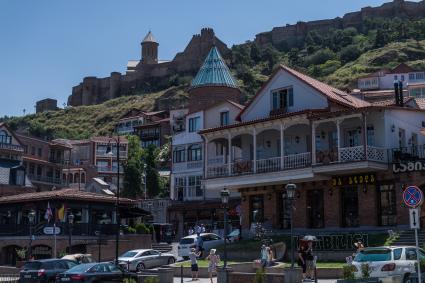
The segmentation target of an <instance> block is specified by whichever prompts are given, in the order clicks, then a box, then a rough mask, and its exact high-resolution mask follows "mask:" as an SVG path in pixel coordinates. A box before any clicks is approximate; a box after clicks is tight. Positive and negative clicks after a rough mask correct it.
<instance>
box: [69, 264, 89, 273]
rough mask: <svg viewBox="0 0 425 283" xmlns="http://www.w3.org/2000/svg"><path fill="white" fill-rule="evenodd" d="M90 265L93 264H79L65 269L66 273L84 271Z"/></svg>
mask: <svg viewBox="0 0 425 283" xmlns="http://www.w3.org/2000/svg"><path fill="white" fill-rule="evenodd" d="M92 266H93V264H80V265H76V266H74V267H73V268H71V269H69V270H68V271H67V273H82V272H86V271H87V269H89V268H90V267H92Z"/></svg>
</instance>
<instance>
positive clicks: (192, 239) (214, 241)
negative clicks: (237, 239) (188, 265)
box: [177, 233, 224, 259]
mask: <svg viewBox="0 0 425 283" xmlns="http://www.w3.org/2000/svg"><path fill="white" fill-rule="evenodd" d="M200 236H201V238H202V240H203V248H204V251H203V255H206V254H208V253H209V251H210V249H212V248H215V247H217V246H220V245H221V244H224V240H223V238H222V237H220V236H219V235H217V234H214V233H202V234H200ZM197 237H198V236H197V235H190V236H187V237H184V238H182V239H181V240H180V243H179V245H178V247H177V254H178V256H181V257H183V258H184V259H188V258H189V254H190V249H191V248H195V247H196V238H197Z"/></svg>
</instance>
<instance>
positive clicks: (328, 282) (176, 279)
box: [174, 277, 336, 283]
mask: <svg viewBox="0 0 425 283" xmlns="http://www.w3.org/2000/svg"><path fill="white" fill-rule="evenodd" d="M183 282H184V283H187V282H192V283H210V279H209V278H200V279H199V280H198V281H192V278H183ZM213 282H214V283H217V278H213ZM335 282H336V280H335V279H326V280H319V281H318V283H335ZM174 283H181V279H180V277H174Z"/></svg>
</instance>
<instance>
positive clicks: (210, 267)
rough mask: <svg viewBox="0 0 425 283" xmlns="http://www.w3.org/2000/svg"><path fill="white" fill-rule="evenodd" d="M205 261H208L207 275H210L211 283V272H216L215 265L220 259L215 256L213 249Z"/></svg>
mask: <svg viewBox="0 0 425 283" xmlns="http://www.w3.org/2000/svg"><path fill="white" fill-rule="evenodd" d="M207 260H209V261H210V262H209V264H208V273H209V274H210V280H211V283H213V279H212V277H213V272H214V273H216V272H217V265H218V263H219V262H220V257H219V256H218V255H216V254H215V249H211V250H210V255H209V256H207Z"/></svg>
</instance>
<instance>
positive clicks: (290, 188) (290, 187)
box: [285, 184, 297, 269]
mask: <svg viewBox="0 0 425 283" xmlns="http://www.w3.org/2000/svg"><path fill="white" fill-rule="evenodd" d="M296 189H297V186H296V185H295V184H287V185H286V186H285V190H286V197H287V198H288V200H289V207H290V208H289V212H290V219H291V268H292V269H293V268H294V264H295V258H294V225H293V224H294V215H293V214H294V213H293V211H294V201H295V191H296Z"/></svg>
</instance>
